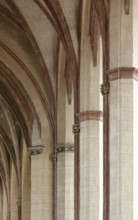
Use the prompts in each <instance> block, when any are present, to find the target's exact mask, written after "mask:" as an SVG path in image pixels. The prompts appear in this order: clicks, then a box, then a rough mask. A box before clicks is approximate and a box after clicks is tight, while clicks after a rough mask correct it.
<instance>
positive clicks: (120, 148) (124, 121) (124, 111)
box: [110, 79, 138, 220]
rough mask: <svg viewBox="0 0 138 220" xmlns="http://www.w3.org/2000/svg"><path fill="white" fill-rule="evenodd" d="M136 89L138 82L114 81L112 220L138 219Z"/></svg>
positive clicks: (111, 127)
mask: <svg viewBox="0 0 138 220" xmlns="http://www.w3.org/2000/svg"><path fill="white" fill-rule="evenodd" d="M137 92H138V82H137V81H135V80H133V79H120V80H115V81H112V82H111V92H110V218H111V219H112V218H117V219H119V220H121V219H122V220H124V219H128V220H132V219H137V217H136V216H137V208H136V204H137V195H138V194H137V192H138V190H137V188H138V187H137V174H136V169H137V159H136V158H137V155H138V153H137V147H136V146H137V142H138V138H137V137H138V136H137V135H136V132H137V122H138V119H137V109H138V105H137V101H136V99H137ZM133 178H134V180H133ZM133 181H134V182H133ZM133 205H134V207H133ZM133 210H134V212H133Z"/></svg>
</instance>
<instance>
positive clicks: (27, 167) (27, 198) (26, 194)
mask: <svg viewBox="0 0 138 220" xmlns="http://www.w3.org/2000/svg"><path fill="white" fill-rule="evenodd" d="M30 175H31V161H30V158H29V154H28V151H27V146H26V144H25V141H24V142H23V160H22V201H21V204H22V220H30V216H31V188H30Z"/></svg>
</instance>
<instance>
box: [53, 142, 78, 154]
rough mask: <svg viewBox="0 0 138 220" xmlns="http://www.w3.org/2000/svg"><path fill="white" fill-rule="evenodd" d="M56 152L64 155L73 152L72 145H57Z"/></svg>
mask: <svg viewBox="0 0 138 220" xmlns="http://www.w3.org/2000/svg"><path fill="white" fill-rule="evenodd" d="M56 152H57V154H58V153H64V152H74V145H73V144H64V143H61V144H58V145H57V146H56Z"/></svg>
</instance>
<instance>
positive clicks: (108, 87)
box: [101, 83, 110, 95]
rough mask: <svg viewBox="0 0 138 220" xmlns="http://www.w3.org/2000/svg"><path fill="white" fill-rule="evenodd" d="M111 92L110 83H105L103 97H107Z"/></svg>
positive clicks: (102, 90)
mask: <svg viewBox="0 0 138 220" xmlns="http://www.w3.org/2000/svg"><path fill="white" fill-rule="evenodd" d="M109 92H110V85H109V83H105V84H102V85H101V93H102V95H107V94H109Z"/></svg>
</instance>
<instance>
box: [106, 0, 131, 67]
mask: <svg viewBox="0 0 138 220" xmlns="http://www.w3.org/2000/svg"><path fill="white" fill-rule="evenodd" d="M134 7H135V6H134ZM109 22H110V25H109V29H110V31H109V37H110V47H109V48H110V69H112V68H117V67H120V66H125V67H129V66H133V12H132V5H131V4H130V14H129V15H126V14H125V9H124V1H122V0H116V1H114V0H111V2H110V20H109Z"/></svg>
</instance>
